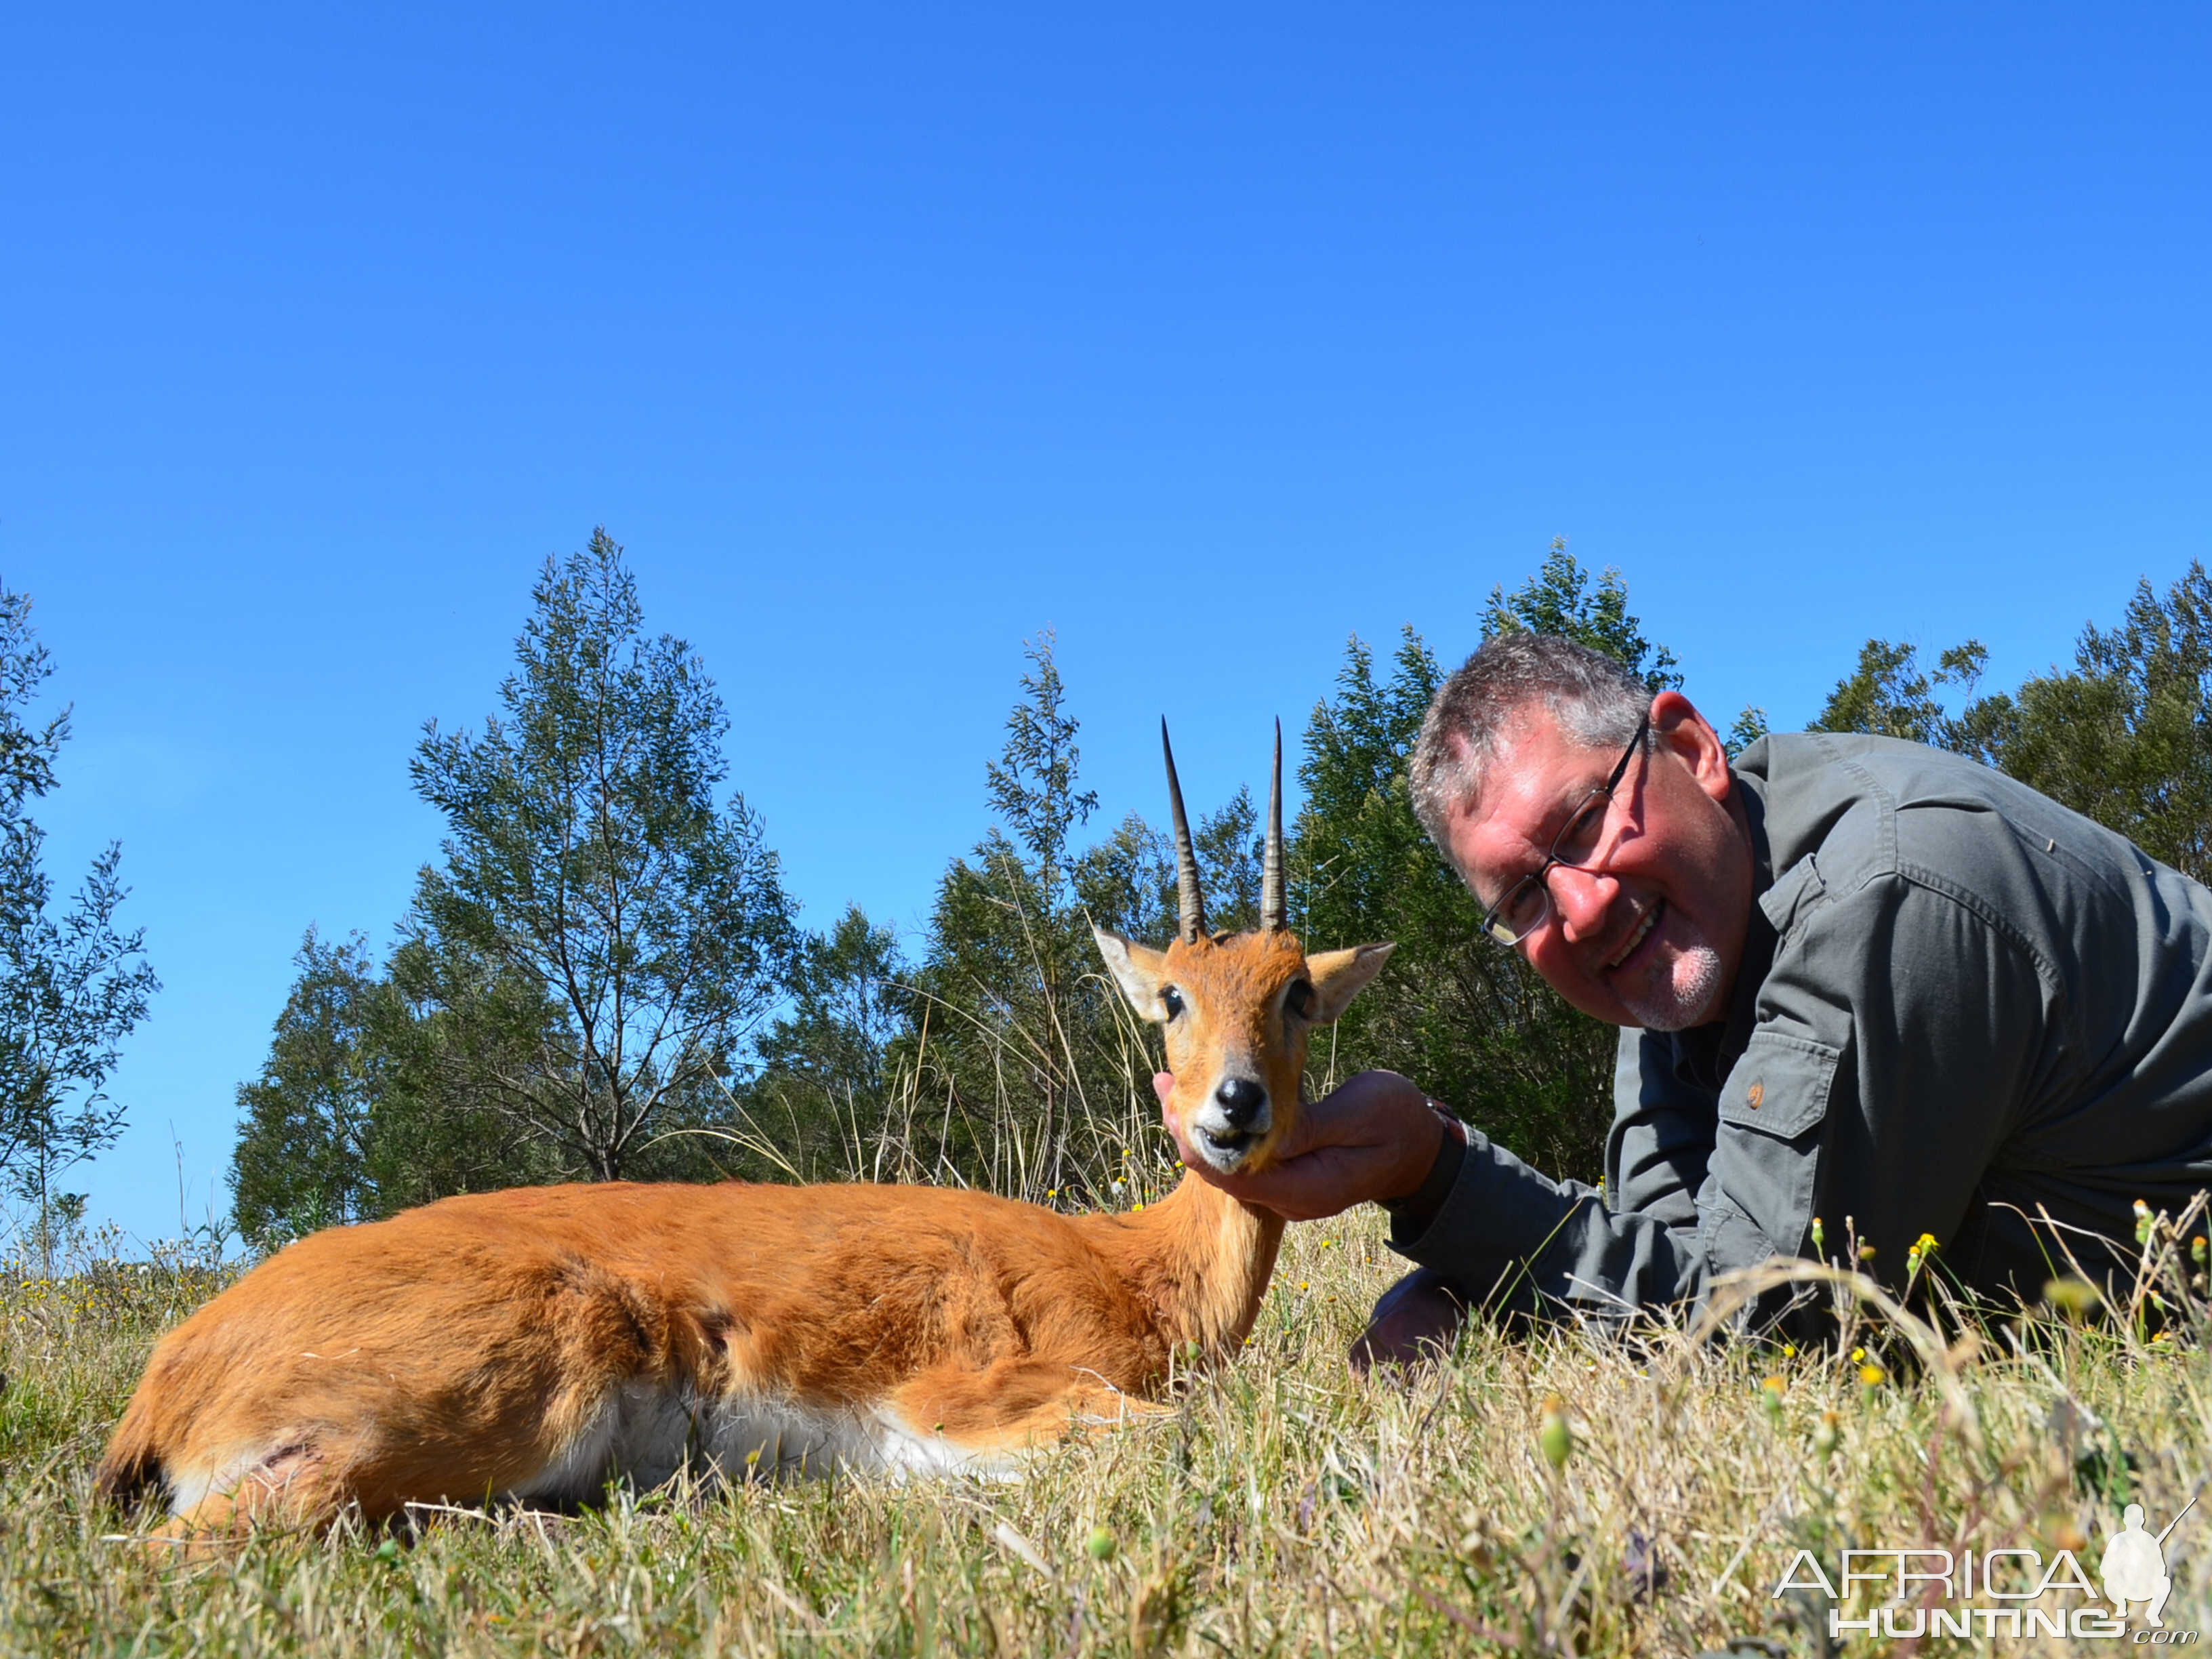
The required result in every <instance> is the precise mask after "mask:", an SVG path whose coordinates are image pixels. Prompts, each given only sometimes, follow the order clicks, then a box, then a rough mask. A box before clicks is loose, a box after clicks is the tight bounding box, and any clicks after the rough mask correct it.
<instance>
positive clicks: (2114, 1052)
mask: <svg viewBox="0 0 2212 1659" xmlns="http://www.w3.org/2000/svg"><path fill="white" fill-rule="evenodd" d="M1412 784H1413V799H1414V805H1415V810H1416V811H1417V812H1418V813H1419V816H1420V818H1421V821H1422V823H1423V825H1424V827H1425V829H1427V830H1428V832H1429V834H1430V836H1431V838H1432V839H1433V840H1434V841H1435V842H1436V843H1437V847H1438V848H1440V849H1441V850H1442V851H1443V853H1444V854H1445V856H1446V857H1447V858H1448V859H1449V860H1450V861H1451V863H1452V864H1453V866H1455V868H1456V869H1457V870H1458V872H1460V874H1461V875H1462V877H1463V878H1465V880H1466V881H1467V883H1468V887H1469V888H1470V890H1472V891H1473V892H1474V896H1475V897H1476V899H1477V900H1478V901H1480V902H1481V903H1482V904H1483V906H1484V907H1485V912H1486V914H1485V917H1484V921H1483V926H1484V928H1485V930H1486V932H1487V933H1490V934H1491V935H1492V937H1493V938H1494V939H1497V940H1498V943H1499V945H1500V946H1501V948H1506V949H1511V950H1517V951H1521V952H1522V955H1523V956H1524V957H1526V958H1527V959H1528V962H1529V963H1531V964H1532V965H1533V966H1534V968H1535V969H1537V971H1538V972H1540V973H1541V974H1542V975H1543V976H1544V977H1545V979H1546V980H1547V981H1549V982H1550V983H1551V985H1552V986H1553V987H1554V988H1555V989H1556V990H1558V991H1559V994H1561V995H1562V996H1564V997H1565V998H1566V999H1567V1000H1568V1001H1569V1002H1571V1003H1572V1004H1573V1005H1574V1006H1576V1007H1577V1008H1580V1009H1582V1010H1583V1012H1586V1013H1589V1014H1592V1015H1595V1017H1597V1018H1600V1019H1602V1020H1606V1021H1607V1022H1609V1023H1611V1024H1615V1025H1619V1026H1621V1027H1623V1028H1625V1029H1624V1030H1623V1032H1622V1036H1621V1045H1620V1062H1619V1066H1618V1069H1617V1073H1616V1077H1615V1085H1614V1105H1613V1112H1614V1115H1613V1131H1612V1134H1611V1137H1610V1139H1609V1140H1608V1143H1607V1170H1606V1183H1605V1187H1604V1188H1603V1190H1602V1192H1599V1191H1595V1190H1593V1189H1592V1188H1588V1187H1585V1186H1582V1185H1580V1184H1578V1183H1574V1182H1553V1181H1552V1180H1549V1179H1547V1177H1546V1176H1542V1175H1541V1174H1539V1173H1538V1172H1537V1171H1535V1170H1532V1169H1530V1168H1529V1167H1528V1165H1526V1164H1522V1162H1521V1161H1520V1160H1519V1159H1518V1158H1515V1157H1514V1156H1513V1155H1512V1154H1511V1153H1510V1152H1507V1151H1506V1150H1505V1149H1504V1148H1503V1147H1500V1146H1494V1145H1492V1143H1491V1142H1490V1141H1489V1140H1488V1139H1486V1137H1484V1136H1483V1135H1481V1134H1480V1133H1477V1132H1475V1131H1473V1130H1467V1129H1462V1127H1460V1126H1459V1125H1458V1124H1457V1123H1456V1122H1455V1121H1452V1120H1450V1119H1449V1117H1448V1116H1447V1115H1445V1114H1444V1113H1443V1112H1442V1111H1440V1110H1439V1109H1437V1108H1436V1107H1434V1106H1432V1105H1431V1103H1430V1102H1429V1101H1428V1099H1427V1098H1426V1097H1425V1095H1424V1094H1423V1093H1422V1091H1420V1089H1419V1087H1417V1086H1416V1085H1414V1084H1413V1083H1411V1082H1409V1081H1408V1080H1407V1079H1404V1078H1402V1077H1400V1076H1398V1075H1396V1074H1395V1073H1388V1072H1370V1073H1363V1074H1361V1075H1360V1076H1358V1077H1355V1078H1353V1079H1352V1080H1351V1081H1350V1082H1348V1083H1347V1084H1346V1085H1344V1086H1343V1087H1342V1088H1340V1089H1339V1090H1337V1091H1335V1092H1334V1093H1333V1094H1331V1095H1330V1096H1329V1097H1328V1098H1327V1099H1325V1100H1322V1101H1321V1102H1318V1103H1316V1104H1315V1105H1314V1106H1313V1107H1311V1108H1310V1109H1309V1110H1308V1112H1307V1113H1306V1115H1305V1117H1304V1122H1303V1124H1302V1127H1301V1131H1300V1134H1299V1138H1298V1141H1297V1145H1296V1146H1292V1147H1290V1148H1288V1149H1286V1151H1287V1154H1288V1155H1286V1156H1285V1158H1284V1159H1283V1160H1282V1161H1281V1162H1279V1164H1276V1165H1275V1166H1274V1167H1273V1168H1271V1169H1269V1170H1266V1171H1264V1172H1262V1173H1261V1174H1259V1175H1256V1176H1249V1177H1245V1178H1242V1179H1239V1178H1231V1177H1221V1176H1216V1175H1214V1174H1213V1173H1212V1171H1211V1170H1210V1169H1209V1168H1208V1167H1207V1166H1206V1164H1204V1162H1203V1161H1202V1160H1200V1159H1198V1158H1189V1159H1188V1163H1189V1164H1190V1165H1191V1167H1192V1168H1193V1169H1194V1170H1199V1171H1200V1173H1201V1174H1203V1175H1205V1176H1206V1178H1208V1179H1210V1180H1213V1181H1215V1182H1216V1183H1217V1184H1218V1185H1220V1186H1222V1187H1224V1188H1226V1189H1228V1190H1229V1191H1231V1192H1233V1193H1235V1194H1237V1195H1238V1196H1240V1197H1243V1198H1247V1199H1249V1200H1252V1201H1254V1202H1256V1203H1259V1204H1262V1205H1265V1206H1268V1207H1270V1208H1273V1209H1275V1210H1277V1211H1279V1212H1281V1213H1283V1214H1285V1215H1286V1216H1288V1217H1290V1218H1293V1219H1310V1218H1316V1217H1320V1216H1324V1215H1331V1214H1334V1213H1336V1212H1339V1211H1340V1210H1343V1209H1346V1208H1348V1207H1350V1206H1352V1205H1353V1204H1356V1203H1359V1202H1362V1201H1366V1200H1374V1201H1379V1202H1381V1203H1383V1204H1384V1205H1385V1206H1388V1207H1389V1209H1390V1210H1391V1211H1392V1240H1391V1242H1392V1244H1393V1246H1394V1248H1395V1249H1398V1250H1399V1251H1400V1252H1401V1254H1402V1255H1406V1256H1407V1257H1409V1258H1411V1259H1412V1260H1413V1261H1416V1262H1418V1263H1419V1264H1421V1266H1422V1267H1423V1268H1424V1269H1425V1271H1424V1272H1421V1273H1414V1274H1412V1275H1410V1276H1409V1277H1408V1278H1407V1279H1404V1280H1401V1282H1400V1284H1399V1285H1397V1286H1396V1287H1395V1288H1394V1289H1393V1290H1392V1291H1391V1292H1390V1293H1389V1295H1387V1296H1385V1297H1383V1301H1382V1302H1381V1303H1380V1304H1378V1305H1377V1307H1376V1317H1375V1321H1374V1323H1373V1325H1372V1326H1371V1327H1370V1330H1369V1332H1368V1334H1367V1336H1366V1337H1365V1338H1364V1339H1363V1341H1362V1346H1361V1348H1360V1349H1359V1350H1358V1351H1356V1352H1355V1356H1354V1357H1355V1360H1358V1361H1362V1362H1364V1360H1366V1359H1369V1358H1377V1357H1381V1358H1409V1357H1411V1355H1412V1353H1413V1351H1414V1349H1415V1347H1416V1346H1418V1345H1419V1344H1420V1343H1422V1342H1426V1341H1436V1340H1443V1339H1444V1338H1447V1337H1448V1336H1449V1334H1450V1333H1451V1332H1452V1331H1453V1330H1455V1328H1456V1327H1457V1324H1458V1322H1459V1320H1460V1318H1461V1317H1462V1313H1461V1310H1462V1307H1463V1305H1464V1304H1467V1303H1468V1302H1474V1303H1488V1304H1492V1305H1496V1306H1504V1307H1516V1308H1521V1309H1525V1310H1534V1309H1536V1308H1538V1307H1540V1306H1544V1305H1549V1306H1551V1307H1553V1308H1554V1309H1556V1308H1558V1307H1559V1306H1561V1305H1565V1306H1567V1307H1576V1306H1579V1307H1583V1308H1585V1309H1592V1310H1611V1311H1614V1312H1620V1311H1626V1310H1632V1309H1637V1308H1645V1309H1650V1308H1657V1307H1661V1306H1664V1305H1667V1304H1674V1303H1678V1302H1680V1301H1683V1300H1684V1299H1686V1298H1699V1297H1702V1296H1703V1295H1704V1294H1705V1291H1706V1289H1707V1287H1708V1286H1709V1285H1710V1284H1711V1280H1712V1279H1714V1278H1715V1277H1716V1276H1717V1275H1719V1274H1721V1273H1727V1272H1729V1271H1731V1270H1734V1269H1738V1268H1744V1267H1752V1266H1754V1265H1756V1264H1757V1263H1759V1262H1760V1261H1765V1260H1766V1259H1767V1258H1769V1257H1771V1256H1774V1255H1815V1254H1817V1253H1818V1252H1816V1249H1815V1245H1814V1231H1815V1228H1816V1226H1818V1227H1820V1228H1821V1229H1822V1230H1823V1232H1824V1239H1825V1246H1826V1255H1829V1256H1831V1257H1834V1256H1839V1255H1841V1254H1842V1253H1843V1251H1844V1248H1845V1235H1846V1228H1847V1227H1849V1228H1850V1230H1851V1231H1852V1233H1853V1236H1854V1242H1855V1243H1857V1245H1860V1246H1863V1247H1867V1248H1869V1249H1870V1250H1871V1255H1869V1256H1867V1257H1865V1258H1863V1259H1864V1260H1866V1261H1869V1263H1870V1265H1871V1267H1872V1269H1873V1271H1875V1273H1878V1274H1880V1275H1881V1276H1883V1277H1885V1278H1887V1279H1891V1280H1892V1281H1893V1282H1895V1281H1897V1280H1899V1279H1902V1278H1903V1276H1904V1268H1905V1260H1906V1256H1907V1254H1908V1252H1909V1251H1910V1250H1911V1247H1912V1246H1913V1244H1914V1243H1915V1242H1916V1241H1917V1239H1918V1238H1919V1237H1920V1236H1921V1235H1923V1233H1924V1234H1929V1235H1932V1236H1933V1237H1935V1238H1936V1240H1937V1241H1939V1243H1940V1255H1939V1257H1938V1259H1939V1260H1940V1261H1941V1262H1942V1264H1943V1265H1944V1267H1945V1268H1946V1269H1947V1270H1948V1272H1950V1273H1953V1274H1954V1275H1955V1276H1956V1278H1957V1279H1958V1280H1959V1281H1960V1283H1962V1284H1963V1285H1966V1286H1967V1287H1969V1288H1971V1289H1972V1290H1974V1291H1980V1292H1984V1293H1990V1294H1995V1295H1999V1296H2002V1295H2005V1294H2007V1293H2014V1294H2018V1295H2021V1296H2024V1297H2028V1298H2031V1299H2033V1297H2036V1296H2038V1295H2039V1293H2040V1291H2041V1288H2042V1286H2043V1285H2044V1284H2045V1282H2046V1281H2047V1280H2048V1279H2050V1278H2051V1277H2052V1276H2053V1275H2054V1274H2055V1273H2061V1272H2064V1271H2066V1270H2067V1267H2068V1263H2069V1259H2070V1260H2072V1261H2078V1262H2079V1263H2080V1265H2081V1267H2084V1268H2085V1269H2086V1270H2087V1271H2089V1272H2090V1273H2093V1274H2097V1275H2102V1274H2106V1273H2112V1272H2113V1271H2116V1270H2117V1269H2118V1268H2119V1267H2121V1266H2122V1265H2123V1264H2124V1263H2125V1262H2127V1261H2130V1260H2131V1259H2132V1256H2133V1254H2134V1245H2133V1239H2134V1231H2135V1218H2136V1212H2135V1209H2134V1206H2135V1204H2136V1201H2137V1200H2143V1201H2145V1202H2147V1203H2148V1204H2149V1205H2150V1206H2151V1207H2152V1208H2153V1209H2163V1210H2166V1211H2167V1212H2170V1213H2172V1214H2174V1215H2179V1214H2180V1213H2181V1212H2183V1211H2184V1210H2185V1208H2186V1206H2188V1204H2189V1202H2190V1200H2191V1199H2192V1198H2193V1197H2194V1196H2195V1195H2196V1194H2198V1193H2199V1192H2201V1191H2203V1190H2204V1189H2205V1188H2208V1187H2212V891H2208V890H2206V889H2205V888H2203V887H2202V886H2199V885H2198V884H2196V883H2195V882H2192V881H2191V880H2189V879H2187V878H2185V877H2183V876H2181V875H2180V874H2179V873H2178V872H2175V871H2172V870H2171V869H2168V868H2166V866H2163V865H2160V864H2158V863H2156V862H2154V860H2151V859H2149V858H2148V857H2147V856H2145V855H2144V854H2142V853H2141V852H2139V851H2138V850H2137V849H2136V848H2135V847H2133V846H2132V845H2131V844H2130V843H2129V842H2127V841H2125V840H2124V839H2123V838H2122V837H2121V836H2118V835H2115V834H2113V833H2112V831H2110V830H2108V829H2103V828H2101V827H2100V826H2099V825H2097V824H2095V823H2091V822H2090V821H2089V820H2087V819H2086V818H2083V817H2079V816H2077V815H2076V814H2075V813H2072V812H2069V811H2067V810H2066V809H2064V808H2063V807H2061V806H2059V805H2057V804H2056V803H2055V802H2053V801H2051V800H2050V799H2046V798H2045V797H2044V796H2042V795H2039V794H2038V793H2035V792H2034V791H2033V790H2031V789H2029V788H2027V787H2025V786H2024V785H2021V784H2019V783H2016V782H2015V781H2012V780H2011V779H2008V778H2007V777H2005V776H2003V775H2002V774H2000V773H1997V772H1994V771H1992V770H1990V769H1988V768H1986V767H1984V766H1981V765H1979V764H1978V763H1975V762H1972V761H1970V760H1966V759H1964V758H1961V757H1957V756H1954V755H1948V754H1945V753H1942V752H1941V751H1938V750H1930V749H1926V748H1923V747H1921V746H1919V745H1917V744H1906V743H1900V742H1897V741H1895V740H1893V739H1889V738H1866V737H1848V736H1835V735H1825V734H1811V733H1808V734H1804V735H1796V736H1771V737H1768V738H1763V739H1761V740H1760V741H1759V742H1758V743H1755V744H1753V745H1752V746H1751V747H1750V748H1748V749H1747V750H1745V751H1744V753H1743V754H1742V755H1741V756H1740V757H1738V758H1737V759H1736V761H1735V764H1734V765H1733V766H1731V764H1730V763H1729V758H1728V755H1727V753H1726V750H1724V749H1723V746H1722V744H1721V741H1720V739H1719V738H1718V737H1717V736H1716V735H1715V733H1714V732H1713V729H1712V727H1711V726H1710V725H1709V724H1707V723H1706V721H1705V720H1704V719H1703V718H1702V717H1701V716H1700V715H1699V713H1698V711H1697V709H1696V708H1694V707H1693V706H1692V704H1691V702H1689V700H1688V699H1687V698H1686V697H1684V696H1681V695H1680V693H1679V692H1674V691H1665V692H1662V693H1660V694H1659V695H1658V696H1656V697H1654V696H1651V695H1650V691H1649V690H1648V688H1646V687H1645V686H1644V684H1643V683H1642V682H1641V681H1639V680H1638V679H1637V678H1635V677H1634V676H1633V675H1632V674H1630V673H1629V672H1628V671H1626V669H1625V668H1623V667H1622V666H1621V665H1620V664H1619V663H1617V662H1615V661H1613V659H1610V658H1607V657H1605V656H1603V655H1601V654H1600V653H1596V652H1594V651H1590V650H1588V649H1586V648H1584V647H1581V646H1578V645H1576V644H1574V643H1572V642H1571V641H1565V640H1558V639H1550V638H1546V637H1542V636H1539V635H1527V634H1515V635H1501V636H1499V637H1498V638H1496V639H1493V640H1492V641H1490V642H1489V643H1488V644H1486V645H1485V646H1484V647H1482V649H1481V650H1480V651H1478V652H1476V653H1475V654H1474V656H1473V657H1472V658H1470V659H1468V662H1467V663H1466V665H1464V666H1462V668H1461V669H1460V670H1459V671H1457V672H1456V673H1455V674H1454V675H1453V676H1452V677H1451V678H1450V679H1449V681H1447V682H1446V683H1445V684H1444V685H1443V688H1442V689H1441V690H1439V691H1438V692H1437V696H1436V699H1435V701H1434V702H1433V703H1432V704H1431V707H1430V709H1429V713H1428V717H1427V719H1426V720H1425V723H1424V726H1423V729H1422V732H1421V736H1420V738H1419V743H1418V744H1417V745H1416V748H1415V751H1414V756H1413V767H1412ZM1816 1218H1818V1219H1817V1220H1816Z"/></svg>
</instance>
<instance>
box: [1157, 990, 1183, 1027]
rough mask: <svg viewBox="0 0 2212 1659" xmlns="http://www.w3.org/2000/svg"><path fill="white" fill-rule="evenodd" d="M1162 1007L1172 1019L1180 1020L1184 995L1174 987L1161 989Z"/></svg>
mask: <svg viewBox="0 0 2212 1659" xmlns="http://www.w3.org/2000/svg"><path fill="white" fill-rule="evenodd" d="M1160 1006H1162V1007H1164V1008H1165V1009H1166V1010H1167V1011H1168V1018H1170V1019H1175V1018H1179V1017H1180V1016H1181V1015H1182V992H1180V991H1178V990H1176V987H1174V986H1172V985H1166V986H1163V987H1160Z"/></svg>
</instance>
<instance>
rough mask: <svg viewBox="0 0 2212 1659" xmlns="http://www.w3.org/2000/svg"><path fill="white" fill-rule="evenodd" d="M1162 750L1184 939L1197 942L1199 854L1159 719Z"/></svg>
mask: <svg viewBox="0 0 2212 1659" xmlns="http://www.w3.org/2000/svg"><path fill="white" fill-rule="evenodd" d="M1160 753H1161V754H1163V755H1164V756H1166V757H1167V763H1168V810H1169V811H1170V812H1172V813H1174V815H1175V844H1176V905H1177V908H1179V909H1180V910H1181V911H1182V926H1181V928H1180V930H1179V931H1180V933H1181V934H1182V942H1183V943H1184V944H1186V945H1195V944H1197V943H1198V941H1199V937H1200V935H1201V934H1202V933H1205V932H1206V896H1205V894H1204V893H1203V892H1202V891H1201V890H1200V888H1199V884H1198V854H1197V853H1196V852H1195V851H1194V850H1193V848H1192V847H1191V844H1190V820H1189V819H1188V818H1187V817H1184V816H1183V811H1182V784H1180V783H1178V782H1177V781H1176V769H1175V750H1173V749H1171V748H1170V747H1169V746H1168V723H1167V720H1166V717H1165V716H1162V717H1161V720H1160Z"/></svg>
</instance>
